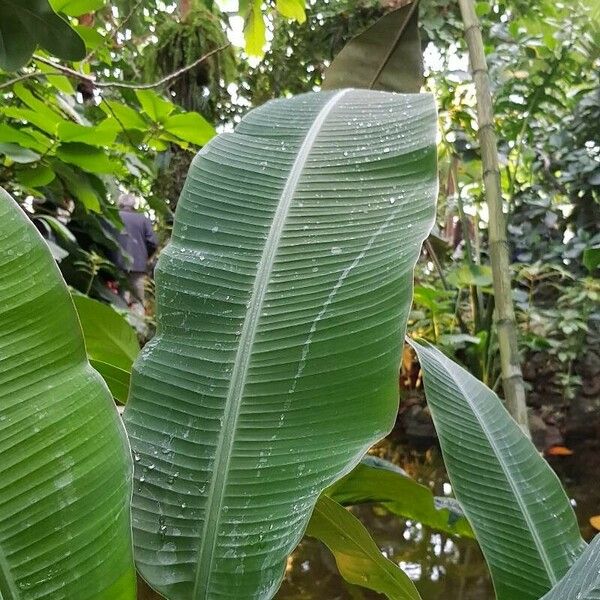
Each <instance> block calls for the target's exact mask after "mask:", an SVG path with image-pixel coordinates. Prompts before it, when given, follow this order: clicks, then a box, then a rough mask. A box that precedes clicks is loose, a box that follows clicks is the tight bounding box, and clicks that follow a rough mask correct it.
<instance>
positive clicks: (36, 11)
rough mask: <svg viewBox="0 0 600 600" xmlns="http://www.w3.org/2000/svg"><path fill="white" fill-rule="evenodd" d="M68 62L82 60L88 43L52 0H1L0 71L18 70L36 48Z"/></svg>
mask: <svg viewBox="0 0 600 600" xmlns="http://www.w3.org/2000/svg"><path fill="white" fill-rule="evenodd" d="M38 45H39V46H41V47H42V48H44V50H47V51H48V52H50V53H51V54H54V55H55V56H58V57H59V58H62V59H64V60H81V59H82V58H83V57H84V56H85V44H84V43H83V40H82V39H81V38H80V37H79V36H78V35H77V33H76V32H75V31H73V29H71V27H69V24H68V23H67V22H66V21H65V20H64V19H62V18H61V17H59V16H58V15H57V14H56V13H55V12H54V11H53V10H52V7H51V6H50V4H48V0H0V68H2V69H4V70H6V71H16V70H17V69H19V68H20V67H22V66H23V65H24V64H25V63H27V61H28V60H29V59H30V58H31V55H32V54H33V51H34V50H35V48H36V46H38Z"/></svg>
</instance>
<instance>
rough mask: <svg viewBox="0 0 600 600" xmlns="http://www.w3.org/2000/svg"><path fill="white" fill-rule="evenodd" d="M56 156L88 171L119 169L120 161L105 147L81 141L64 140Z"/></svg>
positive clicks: (100, 171)
mask: <svg viewBox="0 0 600 600" xmlns="http://www.w3.org/2000/svg"><path fill="white" fill-rule="evenodd" d="M56 156H58V158H60V159H61V160H62V161H64V162H66V163H69V164H71V165H75V166H77V167H79V168H80V169H83V170H84V171H87V172H88V173H115V171H117V170H118V169H119V163H117V162H116V161H114V160H112V159H111V158H110V156H109V155H108V154H107V152H106V150H105V149H104V148H96V147H94V146H90V145H89V144H83V143H81V142H62V143H61V144H60V146H58V148H57V149H56Z"/></svg>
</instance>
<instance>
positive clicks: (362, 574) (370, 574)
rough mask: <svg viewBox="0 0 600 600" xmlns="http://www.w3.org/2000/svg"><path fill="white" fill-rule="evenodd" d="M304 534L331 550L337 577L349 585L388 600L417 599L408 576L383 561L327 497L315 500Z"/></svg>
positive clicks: (345, 513) (363, 533) (353, 522)
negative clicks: (364, 588)
mask: <svg viewBox="0 0 600 600" xmlns="http://www.w3.org/2000/svg"><path fill="white" fill-rule="evenodd" d="M306 534H307V535H309V536H311V537H314V538H316V539H318V540H320V541H321V542H323V543H324V544H325V545H326V546H327V547H328V548H329V550H331V552H332V554H333V556H334V557H335V562H336V564H337V566H338V569H339V571H340V575H341V576H342V577H343V578H344V579H345V580H346V581H348V582H349V583H353V584H356V585H360V586H363V587H366V588H369V589H370V590H374V591H376V592H379V593H381V594H385V596H386V597H387V598H390V600H421V596H420V595H419V592H418V591H417V588H416V587H415V584H414V583H413V582H412V581H411V580H410V579H409V578H408V575H406V573H404V571H402V569H401V568H400V567H398V565H395V564H394V563H393V562H392V561H391V560H388V559H387V558H385V557H384V556H383V554H381V551H380V550H379V548H378V547H377V546H376V544H375V542H374V541H373V540H372V539H371V536H370V535H369V532H368V531H367V530H366V529H365V527H364V526H363V525H362V523H361V522H360V521H359V520H358V519H357V518H356V517H355V516H353V515H352V513H350V512H349V511H347V510H346V509H345V508H343V507H342V506H340V505H339V504H338V503H337V502H334V501H333V500H332V499H331V498H328V497H327V496H321V497H320V498H319V500H318V502H317V504H316V506H315V510H314V511H313V514H312V517H311V519H310V522H309V524H308V529H307V530H306Z"/></svg>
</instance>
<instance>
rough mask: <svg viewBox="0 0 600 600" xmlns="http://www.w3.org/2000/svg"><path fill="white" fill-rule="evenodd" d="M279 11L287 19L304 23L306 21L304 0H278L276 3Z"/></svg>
mask: <svg viewBox="0 0 600 600" xmlns="http://www.w3.org/2000/svg"><path fill="white" fill-rule="evenodd" d="M275 6H276V8H277V12H278V13H279V14H280V15H281V16H283V17H285V18H286V19H292V20H293V21H298V23H304V22H305V21H306V11H305V9H304V1H303V0H277V1H276V3H275Z"/></svg>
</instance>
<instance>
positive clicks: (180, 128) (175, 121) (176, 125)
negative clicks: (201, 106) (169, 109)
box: [163, 112, 216, 146]
mask: <svg viewBox="0 0 600 600" xmlns="http://www.w3.org/2000/svg"><path fill="white" fill-rule="evenodd" d="M163 127H164V128H165V131H168V132H169V133H171V134H172V135H174V136H175V137H177V138H179V139H181V140H184V141H186V142H191V143H192V144H197V145H198V146H204V144H206V143H208V141H209V140H210V139H212V138H213V137H214V136H215V135H216V132H215V128H214V127H213V126H212V125H211V124H210V123H209V122H208V121H207V120H206V119H205V118H204V117H203V116H202V115H200V114H199V113H196V112H187V113H182V114H179V115H171V116H170V117H168V118H167V119H166V121H165V122H164V124H163Z"/></svg>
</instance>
